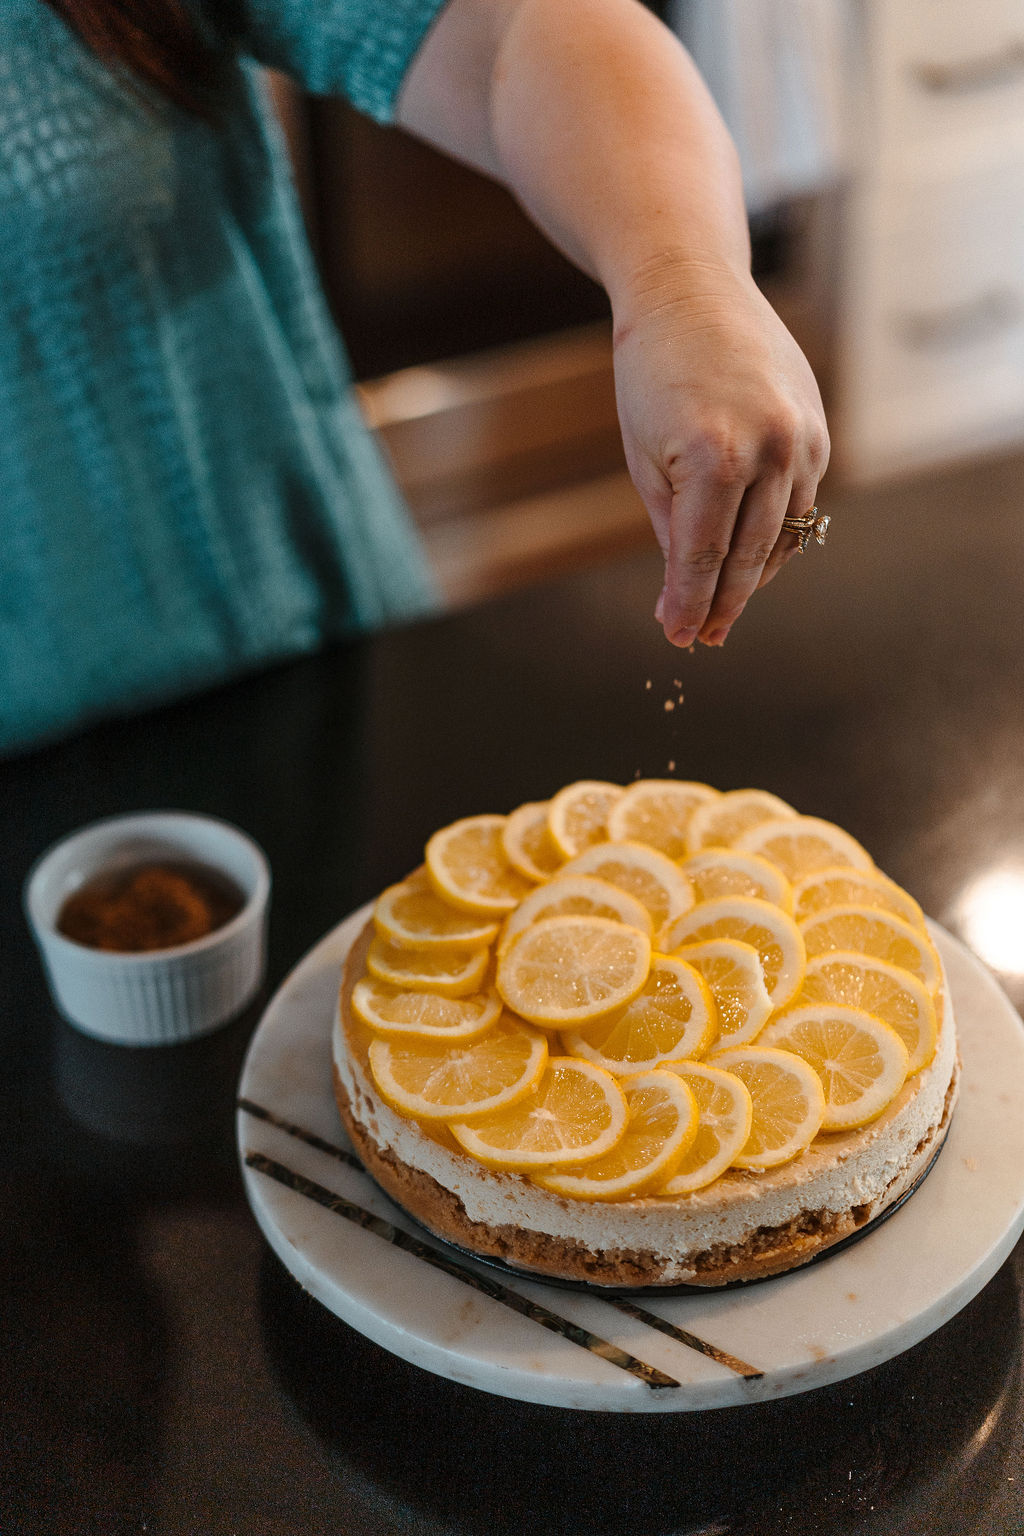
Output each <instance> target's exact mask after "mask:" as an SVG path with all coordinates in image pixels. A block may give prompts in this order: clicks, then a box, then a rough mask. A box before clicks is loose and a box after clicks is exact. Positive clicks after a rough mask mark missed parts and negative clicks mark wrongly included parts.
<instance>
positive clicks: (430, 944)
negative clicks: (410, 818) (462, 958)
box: [373, 869, 498, 949]
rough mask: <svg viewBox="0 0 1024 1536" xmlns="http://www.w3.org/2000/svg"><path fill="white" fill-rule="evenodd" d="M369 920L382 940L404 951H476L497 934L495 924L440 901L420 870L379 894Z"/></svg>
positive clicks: (496, 925)
mask: <svg viewBox="0 0 1024 1536" xmlns="http://www.w3.org/2000/svg"><path fill="white" fill-rule="evenodd" d="M373 921H374V925H375V927H376V929H377V932H378V933H380V934H382V935H383V937H384V938H385V939H390V941H391V942H392V944H401V945H404V946H405V947H406V948H407V949H480V948H483V947H484V945H487V944H490V943H491V941H492V940H493V939H495V938H496V937H497V934H498V924H497V923H496V922H494V921H490V922H488V921H486V920H485V919H484V918H481V917H472V916H470V915H469V914H468V913H466V912H458V911H456V910H455V908H454V907H451V906H449V905H448V903H447V902H446V901H442V900H441V898H440V896H438V894H437V892H436V891H435V890H434V887H433V886H432V885H431V884H430V881H429V880H428V879H427V874H426V871H425V870H422V869H418V870H416V871H414V873H413V874H411V875H409V876H408V878H407V879H405V880H401V881H399V882H398V884H397V885H389V886H388V888H387V890H386V891H382V892H381V894H380V896H379V897H378V898H377V904H376V906H375V907H374V909H373Z"/></svg>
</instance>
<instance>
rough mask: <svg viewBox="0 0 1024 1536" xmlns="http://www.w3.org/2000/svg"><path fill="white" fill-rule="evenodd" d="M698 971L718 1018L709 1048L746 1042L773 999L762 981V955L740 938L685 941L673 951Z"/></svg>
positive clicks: (765, 1018) (756, 1030) (760, 1026)
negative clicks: (715, 1033)
mask: <svg viewBox="0 0 1024 1536" xmlns="http://www.w3.org/2000/svg"><path fill="white" fill-rule="evenodd" d="M676 958H677V959H678V960H685V961H686V963H687V965H692V966H693V968H694V970H696V971H699V972H700V974H701V975H702V976H703V978H704V980H705V981H706V982H707V984H708V986H709V988H710V989H711V996H712V997H713V998H714V1000H715V1013H716V1015H717V1017H718V1033H717V1035H716V1037H715V1039H714V1040H713V1041H712V1042H711V1045H710V1046H709V1047H708V1049H709V1050H711V1049H715V1050H723V1049H724V1048H725V1047H726V1046H727V1045H748V1044H749V1043H750V1041H751V1040H754V1039H755V1038H756V1037H757V1035H758V1034H759V1033H760V1031H761V1030H762V1029H763V1028H764V1026H765V1024H766V1023H767V1022H768V1016H769V1014H770V1013H771V1011H772V1000H771V996H770V994H769V992H768V988H767V987H766V986H765V984H764V969H763V967H762V965H761V956H760V955H759V954H758V952H757V950H756V949H754V947H753V945H751V944H743V943H741V942H740V940H739V939H705V940H704V942H703V943H701V944H684V945H683V947H682V949H679V950H677V951H676Z"/></svg>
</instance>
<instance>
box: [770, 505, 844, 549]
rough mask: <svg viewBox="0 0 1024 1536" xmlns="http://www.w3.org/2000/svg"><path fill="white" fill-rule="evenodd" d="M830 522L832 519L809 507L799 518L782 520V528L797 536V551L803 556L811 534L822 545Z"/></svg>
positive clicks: (815, 508)
mask: <svg viewBox="0 0 1024 1536" xmlns="http://www.w3.org/2000/svg"><path fill="white" fill-rule="evenodd" d="M831 522H832V519H831V518H830V517H829V515H828V513H827V512H819V511H818V509H817V507H811V509H810V510H809V511H808V512H804V513H803V515H802V516H801V517H784V518H783V519H782V526H783V528H784V529H785V530H786V532H787V533H795V534H796V535H797V539H798V542H797V549H798V550H799V551H800V553H801V554H803V552H804V550H805V549H806V548H807V545H808V544H809V543H810V539H811V535H812V534H813V535H814V537H815V539H817V541H818V543H819V544H824V542H825V540H826V538H827V537H828V530H829V524H830V523H831Z"/></svg>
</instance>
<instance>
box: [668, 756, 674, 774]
mask: <svg viewBox="0 0 1024 1536" xmlns="http://www.w3.org/2000/svg"><path fill="white" fill-rule="evenodd" d="M675 771H676V762H675V758H673V759H672V761H671V762H670V763H669V765H668V772H669V773H675Z"/></svg>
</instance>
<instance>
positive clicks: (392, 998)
mask: <svg viewBox="0 0 1024 1536" xmlns="http://www.w3.org/2000/svg"><path fill="white" fill-rule="evenodd" d="M352 1011H353V1012H354V1013H355V1014H356V1015H357V1016H358V1017H359V1018H360V1019H362V1021H363V1023H364V1024H367V1025H369V1027H370V1029H372V1030H375V1031H376V1032H377V1033H378V1034H381V1035H388V1036H390V1037H392V1038H395V1039H409V1038H415V1039H418V1040H474V1039H476V1038H477V1036H478V1035H482V1034H484V1032H485V1031H486V1030H488V1029H490V1027H491V1025H492V1024H495V1023H496V1022H497V1020H498V1017H499V1015H500V1014H501V998H500V997H499V996H498V994H497V992H494V991H490V992H477V993H474V994H473V995H472V996H471V997H442V996H441V995H440V993H438V992H425V991H422V990H421V989H418V988H412V987H394V986H392V985H391V983H390V982H388V981H378V980H377V978H376V977H371V976H364V977H363V978H362V980H360V981H357V982H356V984H355V986H354V987H353V989H352Z"/></svg>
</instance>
